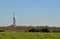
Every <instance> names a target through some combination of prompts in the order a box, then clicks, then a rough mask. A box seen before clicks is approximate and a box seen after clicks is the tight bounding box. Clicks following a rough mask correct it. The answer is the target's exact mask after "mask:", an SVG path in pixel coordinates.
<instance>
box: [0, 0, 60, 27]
mask: <svg viewBox="0 0 60 39" xmlns="http://www.w3.org/2000/svg"><path fill="white" fill-rule="evenodd" d="M13 12H15V17H16V25H19V26H21V25H22V26H23V25H32V26H33V25H35V26H36V25H37V26H46V25H48V26H58V27H60V0H0V26H9V25H11V24H12V22H13Z"/></svg>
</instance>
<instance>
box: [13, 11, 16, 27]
mask: <svg viewBox="0 0 60 39" xmlns="http://www.w3.org/2000/svg"><path fill="white" fill-rule="evenodd" d="M15 26H16V19H15V12H14V13H13V27H15Z"/></svg>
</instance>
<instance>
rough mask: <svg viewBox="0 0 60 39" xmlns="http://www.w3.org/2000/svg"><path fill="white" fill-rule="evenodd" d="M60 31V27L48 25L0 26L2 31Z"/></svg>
mask: <svg viewBox="0 0 60 39" xmlns="http://www.w3.org/2000/svg"><path fill="white" fill-rule="evenodd" d="M12 31H17V32H60V27H48V26H36V27H34V26H17V27H0V32H12Z"/></svg>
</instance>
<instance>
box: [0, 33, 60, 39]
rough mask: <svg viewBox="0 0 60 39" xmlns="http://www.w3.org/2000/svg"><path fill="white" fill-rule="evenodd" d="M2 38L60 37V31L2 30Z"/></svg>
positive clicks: (57, 38) (41, 38)
mask: <svg viewBox="0 0 60 39" xmlns="http://www.w3.org/2000/svg"><path fill="white" fill-rule="evenodd" d="M0 39H60V33H40V32H0Z"/></svg>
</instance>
